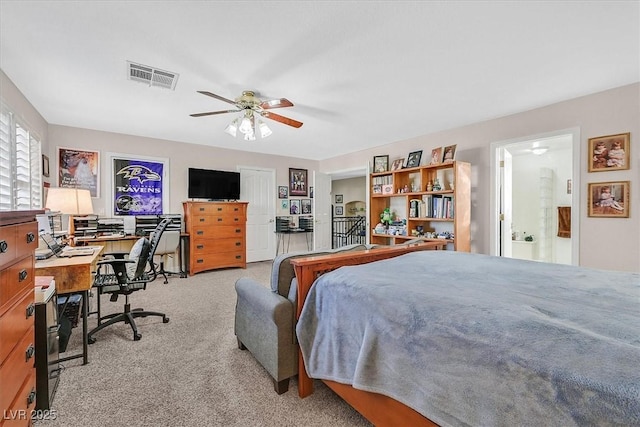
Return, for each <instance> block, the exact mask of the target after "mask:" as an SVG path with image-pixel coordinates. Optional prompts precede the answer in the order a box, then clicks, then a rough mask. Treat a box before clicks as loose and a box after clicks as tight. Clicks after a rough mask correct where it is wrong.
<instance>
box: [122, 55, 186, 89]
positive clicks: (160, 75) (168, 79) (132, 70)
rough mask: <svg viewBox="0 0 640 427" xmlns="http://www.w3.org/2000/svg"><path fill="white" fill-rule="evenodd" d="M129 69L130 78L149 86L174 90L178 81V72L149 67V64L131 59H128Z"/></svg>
mask: <svg viewBox="0 0 640 427" xmlns="http://www.w3.org/2000/svg"><path fill="white" fill-rule="evenodd" d="M127 71H128V78H129V80H133V81H136V82H140V83H145V84H147V85H149V86H157V87H163V88H165V89H171V90H174V89H175V88H176V83H177V82H178V74H177V73H172V72H171V71H164V70H160V69H157V68H153V67H149V66H148V65H142V64H136V63H135V62H131V61H127Z"/></svg>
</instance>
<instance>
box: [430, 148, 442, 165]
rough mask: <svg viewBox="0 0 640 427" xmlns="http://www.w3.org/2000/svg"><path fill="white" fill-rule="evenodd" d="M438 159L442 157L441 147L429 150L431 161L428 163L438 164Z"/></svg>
mask: <svg viewBox="0 0 640 427" xmlns="http://www.w3.org/2000/svg"><path fill="white" fill-rule="evenodd" d="M440 159H442V147H438V148H434V149H433V150H431V162H430V163H429V164H430V165H438V164H440Z"/></svg>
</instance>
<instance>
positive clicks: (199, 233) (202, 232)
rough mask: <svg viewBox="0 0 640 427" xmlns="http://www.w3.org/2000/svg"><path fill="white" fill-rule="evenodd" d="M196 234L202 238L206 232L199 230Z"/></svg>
mask: <svg viewBox="0 0 640 427" xmlns="http://www.w3.org/2000/svg"><path fill="white" fill-rule="evenodd" d="M196 234H197V235H198V236H202V235H203V234H204V231H202V230H198V231H196Z"/></svg>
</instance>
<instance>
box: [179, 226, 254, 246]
mask: <svg viewBox="0 0 640 427" xmlns="http://www.w3.org/2000/svg"><path fill="white" fill-rule="evenodd" d="M244 230H245V225H244V224H241V225H220V226H217V227H206V226H205V227H194V229H193V231H192V233H191V235H190V238H191V239H192V240H193V243H194V244H197V243H198V242H199V241H200V240H201V239H224V238H225V237H234V236H238V237H239V236H244Z"/></svg>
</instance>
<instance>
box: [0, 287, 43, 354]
mask: <svg viewBox="0 0 640 427" xmlns="http://www.w3.org/2000/svg"><path fill="white" fill-rule="evenodd" d="M34 313H35V305H34V296H33V290H29V289H27V290H26V291H24V293H23V294H22V299H21V300H19V301H18V302H17V303H16V304H14V305H13V306H11V308H10V309H9V310H8V311H7V312H6V313H5V314H4V316H2V317H0V337H1V339H0V365H1V364H2V361H3V360H4V359H5V358H6V357H7V356H8V355H9V353H10V352H11V350H13V348H14V347H15V345H16V343H17V342H18V341H19V340H20V339H21V338H22V337H23V336H24V334H25V333H26V332H27V330H28V329H29V328H30V327H31V326H33V319H34V317H33V316H34Z"/></svg>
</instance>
